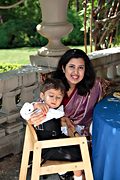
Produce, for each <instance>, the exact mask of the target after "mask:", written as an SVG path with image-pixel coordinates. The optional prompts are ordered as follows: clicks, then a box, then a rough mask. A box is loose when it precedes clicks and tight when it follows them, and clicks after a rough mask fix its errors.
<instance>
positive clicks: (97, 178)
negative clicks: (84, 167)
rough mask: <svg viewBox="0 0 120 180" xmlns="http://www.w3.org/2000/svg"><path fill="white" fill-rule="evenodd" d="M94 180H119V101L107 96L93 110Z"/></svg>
mask: <svg viewBox="0 0 120 180" xmlns="http://www.w3.org/2000/svg"><path fill="white" fill-rule="evenodd" d="M92 140H93V141H92V149H93V151H92V163H93V174H94V180H120V99H118V98H114V97H113V96H108V97H106V98H104V99H103V100H101V101H100V102H99V103H98V104H97V105H96V107H95V109H94V114H93V134H92Z"/></svg>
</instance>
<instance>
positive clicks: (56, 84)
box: [41, 78, 66, 95]
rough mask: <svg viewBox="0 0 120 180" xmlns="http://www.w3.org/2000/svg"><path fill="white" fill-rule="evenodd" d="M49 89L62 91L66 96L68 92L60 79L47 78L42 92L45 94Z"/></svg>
mask: <svg viewBox="0 0 120 180" xmlns="http://www.w3.org/2000/svg"><path fill="white" fill-rule="evenodd" d="M49 89H56V90H60V91H61V93H62V94H63V95H64V94H65V92H66V89H65V86H64V84H63V83H62V81H61V80H60V79H55V78H47V79H46V80H45V81H44V83H43V85H42V88H41V92H43V93H45V92H46V91H47V90H49Z"/></svg>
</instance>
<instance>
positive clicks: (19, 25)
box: [0, 19, 47, 48]
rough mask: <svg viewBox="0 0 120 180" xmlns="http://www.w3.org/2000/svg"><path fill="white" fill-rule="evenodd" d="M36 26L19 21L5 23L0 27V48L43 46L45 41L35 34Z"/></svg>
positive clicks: (32, 23) (33, 23) (29, 22)
mask: <svg viewBox="0 0 120 180" xmlns="http://www.w3.org/2000/svg"><path fill="white" fill-rule="evenodd" d="M36 25H37V24H36V23H35V22H33V21H32V22H31V21H30V20H24V21H23V20H21V19H18V20H9V21H7V22H5V23H4V24H2V25H1V26H0V39H1V41H0V48H14V47H23V46H43V45H45V44H46V43H47V40H46V39H45V38H44V37H41V36H40V35H39V34H38V33H37V32H36ZM39 36H40V38H42V41H40V40H39Z"/></svg>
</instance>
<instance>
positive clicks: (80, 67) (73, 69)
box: [63, 58, 85, 87]
mask: <svg viewBox="0 0 120 180" xmlns="http://www.w3.org/2000/svg"><path fill="white" fill-rule="evenodd" d="M63 72H64V73H65V77H66V79H67V81H68V83H69V85H70V87H71V86H75V85H76V84H77V83H79V82H80V81H81V80H82V79H83V77H84V74H85V62H84V60H83V59H82V58H72V59H71V60H70V61H69V62H68V63H67V64H66V67H65V69H64V68H63Z"/></svg>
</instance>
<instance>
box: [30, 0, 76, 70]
mask: <svg viewBox="0 0 120 180" xmlns="http://www.w3.org/2000/svg"><path fill="white" fill-rule="evenodd" d="M68 3H69V0H40V7H41V11H42V23H41V24H38V25H37V31H38V33H40V34H41V35H43V36H44V37H46V38H47V39H48V44H47V45H46V46H45V47H42V48H40V49H39V50H38V54H37V55H36V56H30V60H31V63H32V65H38V66H47V67H48V66H51V67H56V65H57V62H58V59H59V57H60V56H61V55H62V54H63V53H64V52H65V51H66V50H67V49H69V48H68V47H66V46H64V45H63V44H62V43H61V38H62V37H63V36H65V35H67V34H68V33H70V31H72V29H73V25H72V24H70V23H69V22H68V21H67V8H68Z"/></svg>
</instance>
